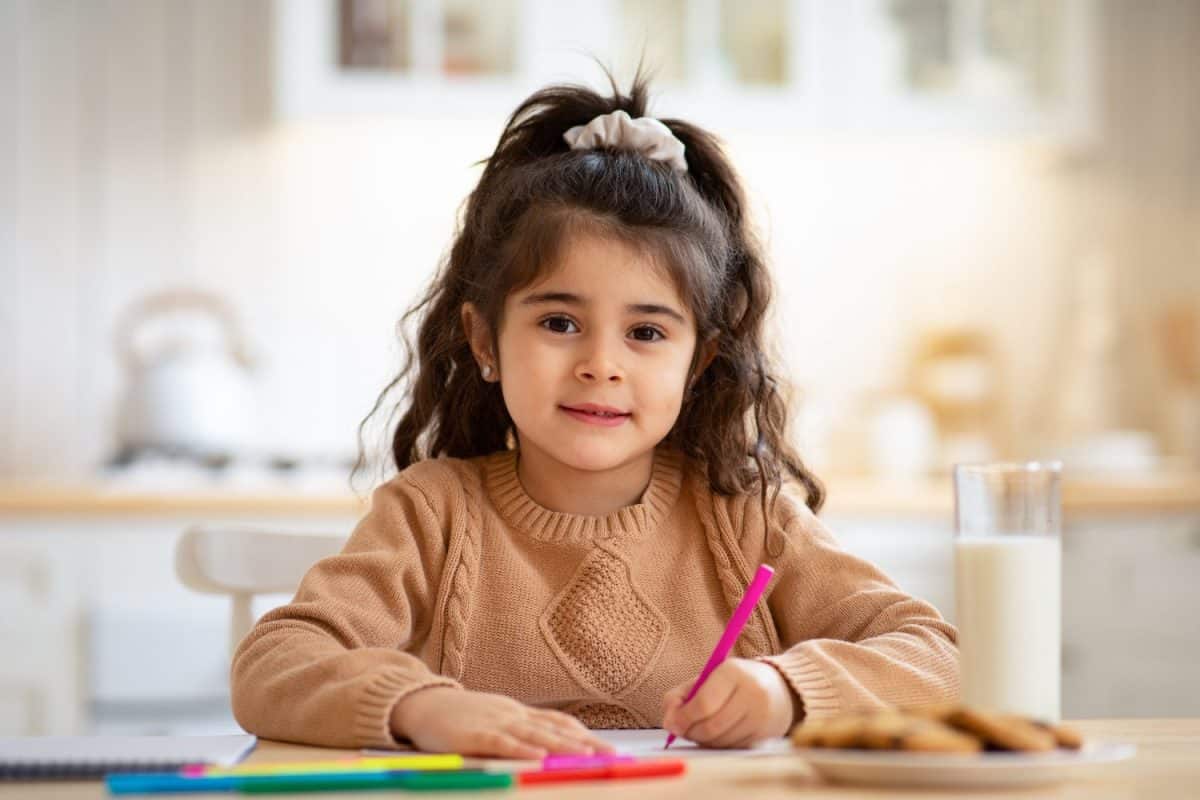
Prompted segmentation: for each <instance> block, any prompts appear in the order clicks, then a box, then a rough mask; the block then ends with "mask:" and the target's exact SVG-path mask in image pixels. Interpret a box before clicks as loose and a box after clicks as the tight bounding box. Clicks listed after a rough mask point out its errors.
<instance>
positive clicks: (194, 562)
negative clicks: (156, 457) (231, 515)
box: [175, 525, 346, 652]
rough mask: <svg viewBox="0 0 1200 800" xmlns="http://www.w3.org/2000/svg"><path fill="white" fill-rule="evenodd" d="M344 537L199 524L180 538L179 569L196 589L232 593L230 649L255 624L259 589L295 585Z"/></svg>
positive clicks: (284, 588) (336, 548)
mask: <svg viewBox="0 0 1200 800" xmlns="http://www.w3.org/2000/svg"><path fill="white" fill-rule="evenodd" d="M345 543H346V536H345V535H344V534H324V533H296V532H283V531H273V530H261V529H257V530H256V529H254V528H245V527H241V528H239V527H219V526H212V525H199V526H195V527H192V528H189V529H188V530H186V531H184V533H183V536H182V537H180V539H179V542H178V544H176V546H175V573H176V574H177V575H178V576H179V580H180V581H182V583H183V585H184V586H187V587H188V588H190V589H194V590H195V591H197V592H204V593H206V594H227V595H229V596H230V598H231V599H232V601H233V608H232V610H231V612H230V621H229V628H230V630H229V637H230V639H229V641H230V650H231V652H232V649H233V648H236V647H237V644H238V642H240V641H241V640H242V637H244V636H245V635H246V634H247V633H249V632H250V628H251V626H252V625H253V624H254V614H253V608H252V603H253V600H254V596H255V595H259V594H277V593H281V592H291V591H294V590H295V589H296V587H297V586H298V585H299V583H300V579H301V578H303V577H304V573H305V572H307V571H308V568H309V567H311V566H312V565H313V564H315V563H316V562H317V561H320V560H321V559H322V558H325V557H326V556H331V555H334V554H335V553H337V552H339V551H340V550H341V549H342V546H343V545H344V544H345Z"/></svg>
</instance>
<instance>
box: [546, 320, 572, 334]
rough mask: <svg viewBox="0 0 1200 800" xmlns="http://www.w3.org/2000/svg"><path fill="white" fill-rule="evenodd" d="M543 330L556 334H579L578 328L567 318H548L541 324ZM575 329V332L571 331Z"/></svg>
mask: <svg viewBox="0 0 1200 800" xmlns="http://www.w3.org/2000/svg"><path fill="white" fill-rule="evenodd" d="M539 324H540V325H541V326H542V327H543V328H545V329H546V330H548V331H552V332H554V333H577V332H578V331H579V328H578V326H576V325H575V323H574V322H572V321H571V320H570V319H568V318H567V317H546V318H545V319H544V320H542V321H541V322H540V323H539ZM572 328H574V330H571V329H572Z"/></svg>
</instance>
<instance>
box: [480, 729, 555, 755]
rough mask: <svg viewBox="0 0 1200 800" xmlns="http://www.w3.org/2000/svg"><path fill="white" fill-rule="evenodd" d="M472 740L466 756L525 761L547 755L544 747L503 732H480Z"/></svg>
mask: <svg viewBox="0 0 1200 800" xmlns="http://www.w3.org/2000/svg"><path fill="white" fill-rule="evenodd" d="M473 738H474V741H473V743H472V744H471V745H470V746H468V748H467V752H466V755H474V756H491V757H494V758H516V759H525V760H530V759H537V760H540V759H543V758H545V757H546V755H547V752H546V749H545V748H544V747H537V746H535V745H532V744H530V743H528V742H525V741H522V740H521V739H519V738H517V737H515V736H512V735H510V734H508V733H505V732H504V731H495V730H492V731H482V732H480V733H478V734H477V735H476V736H475V737H473Z"/></svg>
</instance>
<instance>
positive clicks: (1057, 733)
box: [1033, 720, 1083, 750]
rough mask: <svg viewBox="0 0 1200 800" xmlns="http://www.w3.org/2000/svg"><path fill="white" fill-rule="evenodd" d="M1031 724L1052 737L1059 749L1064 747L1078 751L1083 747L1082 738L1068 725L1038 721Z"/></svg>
mask: <svg viewBox="0 0 1200 800" xmlns="http://www.w3.org/2000/svg"><path fill="white" fill-rule="evenodd" d="M1033 724H1034V725H1036V726H1037V727H1038V728H1040V729H1042V730H1044V731H1046V732H1047V733H1049V734H1050V735H1051V736H1053V737H1054V741H1055V743H1056V744H1057V745H1058V746H1059V747H1065V748H1066V749H1068V750H1079V749H1080V748H1082V747H1083V736H1082V735H1081V734H1080V733H1079V731H1077V730H1075V729H1074V728H1072V727H1070V726H1069V725H1062V724H1057V725H1055V724H1053V723H1049V722H1041V721H1038V720H1033Z"/></svg>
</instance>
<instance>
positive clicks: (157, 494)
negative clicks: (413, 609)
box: [0, 472, 1200, 518]
mask: <svg viewBox="0 0 1200 800" xmlns="http://www.w3.org/2000/svg"><path fill="white" fill-rule="evenodd" d="M824 480H825V485H826V488H827V489H828V500H827V502H826V506H825V512H824V513H826V514H827V515H830V516H884V517H943V518H945V517H949V516H950V515H952V514H953V511H954V495H953V489H952V486H951V482H950V480H949V479H948V478H943V479H928V480H915V481H902V480H882V479H877V478H868V477H861V476H829V477H826V478H824ZM367 504H368V497H367V496H363V497H357V496H355V495H354V494H353V493H351V492H350V490H349V489H341V490H339V489H336V488H332V487H329V486H324V487H321V488H317V489H304V488H299V487H287V486H283V485H280V486H279V487H263V488H219V487H205V488H202V489H194V490H193V489H187V490H184V489H175V488H170V489H168V488H162V489H159V488H153V489H150V488H131V487H124V486H114V485H109V484H104V483H93V484H86V483H79V484H58V485H56V484H48V483H7V484H0V514H6V515H10V516H12V515H47V514H50V515H57V514H70V515H83V514H99V515H114V514H119V515H125V514H146V515H155V514H173V513H202V514H217V515H220V514H266V515H269V514H297V515H305V514H321V515H325V514H352V515H353V514H360V513H362V512H363V511H365V510H366V508H367ZM1063 508H1064V511H1065V512H1066V513H1067V514H1110V513H1117V514H1120V513H1159V512H1163V513H1188V512H1200V472H1177V473H1159V474H1151V475H1144V476H1129V477H1105V478H1100V477H1087V478H1085V477H1079V478H1066V479H1064V482H1063Z"/></svg>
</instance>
